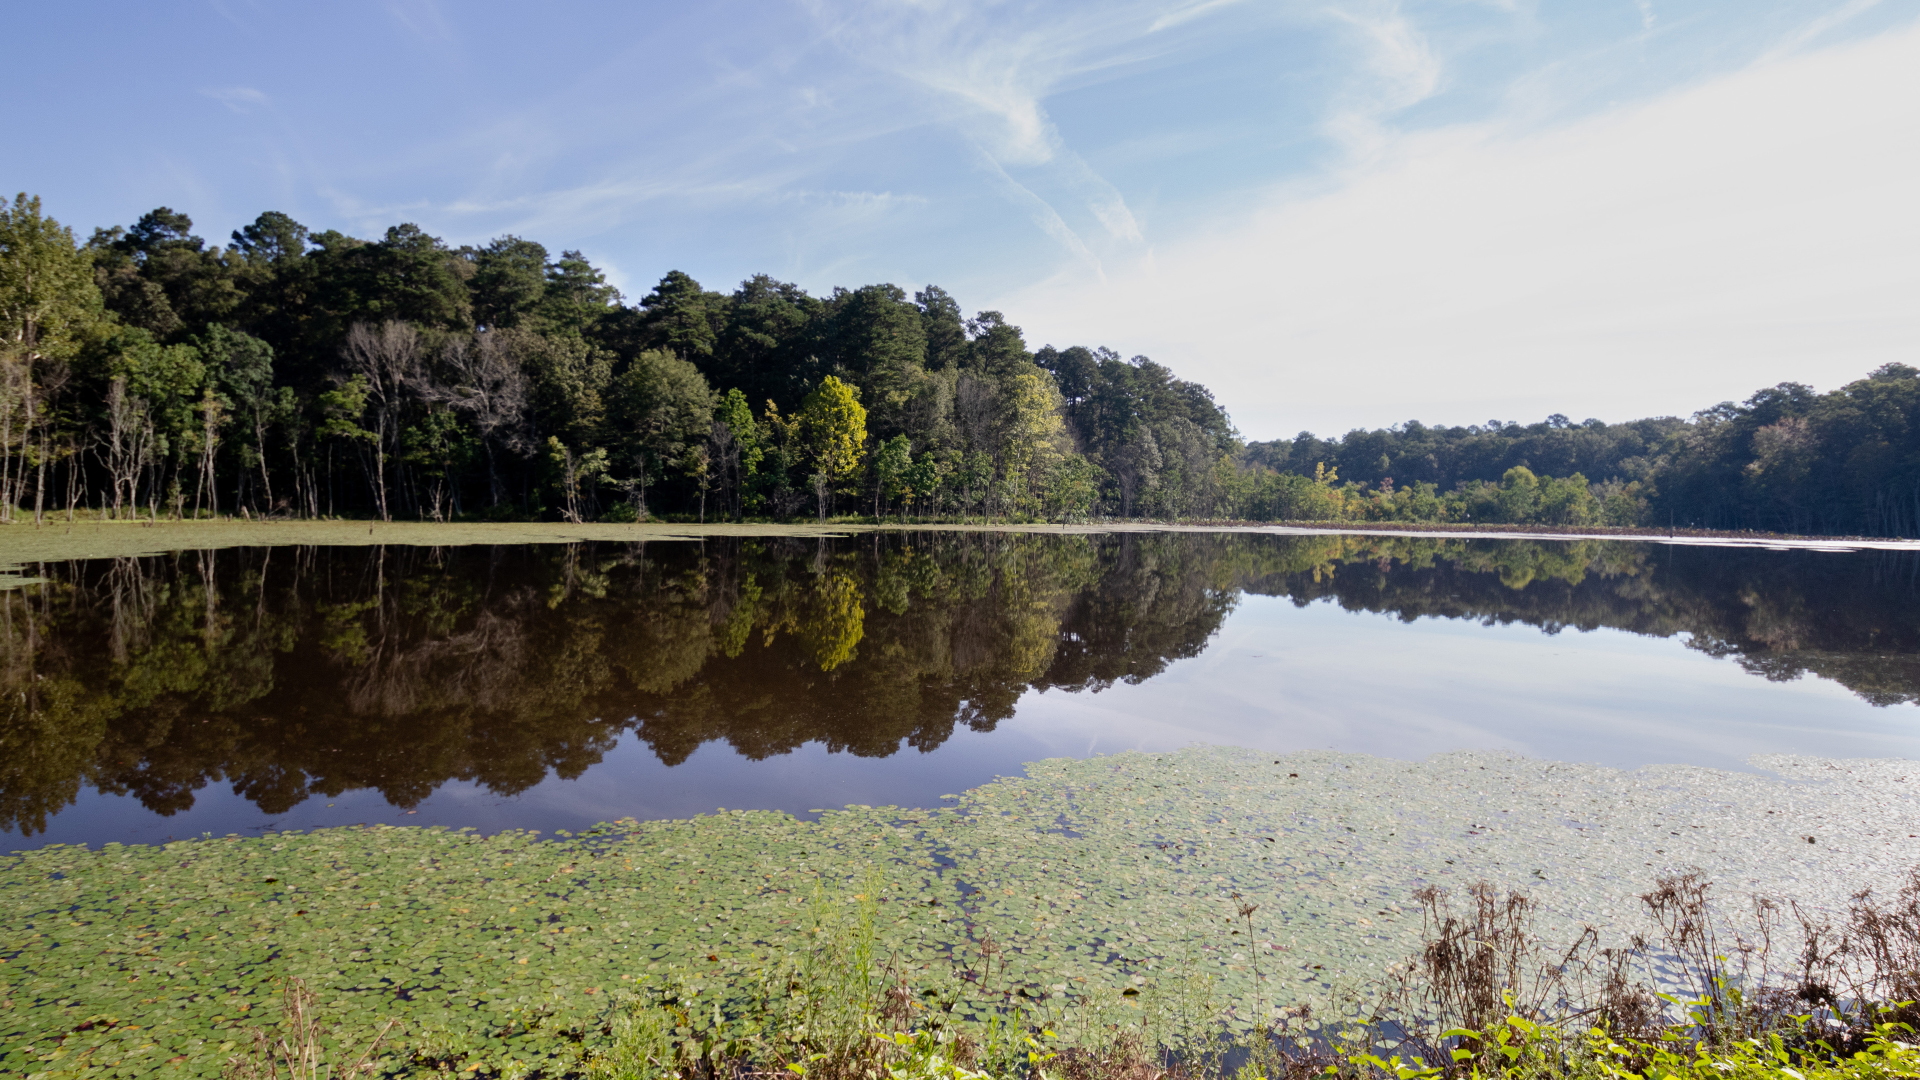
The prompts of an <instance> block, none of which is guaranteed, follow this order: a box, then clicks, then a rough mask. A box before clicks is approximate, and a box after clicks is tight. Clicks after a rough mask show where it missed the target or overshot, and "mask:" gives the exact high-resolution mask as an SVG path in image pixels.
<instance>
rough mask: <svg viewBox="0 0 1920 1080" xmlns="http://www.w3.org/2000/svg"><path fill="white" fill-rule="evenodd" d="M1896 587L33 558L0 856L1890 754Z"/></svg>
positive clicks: (1542, 545) (1466, 547)
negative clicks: (209, 836) (1452, 773)
mask: <svg viewBox="0 0 1920 1080" xmlns="http://www.w3.org/2000/svg"><path fill="white" fill-rule="evenodd" d="M1917 570H1920V556H1916V555H1914V554H1907V553H1887V552H1860V553H1851V554H1834V553H1814V552H1771V551H1758V550H1738V549H1736V550H1728V549H1688V548H1668V547H1665V546H1663V545H1651V544H1628V543H1603V542H1548V541H1489V540H1475V541H1463V540H1432V539H1427V540H1414V539H1393V538H1379V537H1276V536H1217V535H1215V536H1208V535H1177V536H1176V535H1159V536H1141V535H1132V536H1106V537H1095V538H1055V537H1009V536H991V535H978V534H975V535H957V536H956V535H943V536H929V535H926V534H920V535H916V536H906V537H901V536H890V537H885V538H872V537H866V538H858V539H847V540H841V541H835V542H833V543H831V544H828V545H820V544H816V543H815V542H813V541H770V542H743V541H729V542H723V543H712V542H710V543H708V544H706V545H692V544H659V543H655V544H651V545H648V546H647V547H646V548H645V549H639V548H637V547H632V548H630V547H626V546H615V545H598V546H591V545H587V546H581V547H577V548H572V549H564V548H556V547H544V548H493V549H488V548H474V549H446V550H442V551H437V552H436V551H432V550H431V549H386V550H385V551H384V552H382V551H380V550H379V549H356V550H347V549H304V550H293V549H280V550H277V551H274V552H272V553H271V554H269V553H267V552H266V551H264V550H240V551H226V552H220V553H217V554H215V555H203V554H200V553H187V554H183V555H180V556H176V557H169V558H163V559H145V560H121V561H119V562H116V563H105V562H100V563H86V564H67V565H63V566H49V567H47V568H45V570H44V571H43V572H44V573H45V575H46V576H47V577H49V578H51V579H52V580H53V582H54V584H52V585H49V586H43V587H34V588H28V589H22V590H16V591H14V592H13V593H11V594H6V595H5V596H4V597H3V598H0V603H4V604H5V605H7V608H6V611H5V615H6V619H7V622H6V629H5V631H4V633H5V660H6V666H5V678H6V681H7V682H8V684H9V685H8V686H7V687H5V689H6V691H7V693H8V694H9V697H10V700H15V701H19V702H22V704H21V705H19V706H16V707H15V708H14V709H13V710H12V711H11V712H9V713H5V714H0V748H4V749H5V750H6V754H5V755H0V756H4V757H5V758H6V759H7V762H6V763H0V810H4V812H5V814H6V815H7V817H6V820H5V824H7V825H8V826H9V827H10V828H9V831H8V833H7V835H6V837H5V839H6V840H8V841H13V843H12V844H11V845H8V846H22V845H35V846H37V845H39V844H42V843H48V842H79V841H84V842H91V843H100V842H105V841H109V840H120V841H124V842H157V841H164V840H166V839H167V838H168V837H170V836H171V837H185V836H194V835H198V834H200V833H202V832H211V833H214V834H216V835H219V834H224V833H229V832H239V833H247V832H255V831H259V830H263V829H266V828H277V829H297V828H311V827H315V826H320V825H329V824H351V823H354V822H362V821H364V822H374V821H384V822H392V823H405V824H439V825H449V826H472V827H475V828H478V829H481V830H483V831H492V830H495V829H500V828H509V827H522V828H538V829H543V830H553V829H578V828H581V827H584V826H586V825H589V824H591V823H593V822H596V821H600V820H606V819H609V818H613V817H620V816H629V815H631V816H635V817H642V818H649V817H684V816H688V815H691V814H696V813H700V812H704V811H708V810H712V809H714V808H715V807H719V806H726V807H731V808H767V809H780V810H787V811H792V812H797V813H804V812H806V811H807V810H810V809H812V808H815V807H826V806H839V805H842V804H845V803H867V804H874V805H879V804H887V803H892V804H901V805H929V804H935V803H937V802H938V801H939V796H940V795H942V794H945V793H949V792H957V791H959V790H961V789H963V788H965V787H969V786H972V785H974V784H977V783H980V782H982V781H984V780H987V779H990V778H991V777H993V776H995V775H999V774H1016V773H1018V772H1019V771H1020V766H1021V764H1022V763H1023V762H1026V761H1031V760H1034V759H1037V758H1041V757H1049V756H1057V755H1073V756H1084V755H1088V754H1096V753H1112V752H1116V751H1120V750H1128V749H1145V750H1161V749H1172V748H1175V747H1179V746H1183V745H1186V744H1188V743H1191V742H1212V743H1225V744H1232V745H1240V746H1248V747H1254V748H1259V749H1263V750H1271V751H1274V752H1276V753H1277V752H1284V751H1290V750H1298V749H1307V748H1332V749H1337V750H1349V751H1361V752H1366V753H1373V754H1380V755H1385V756H1394V757H1403V758H1418V757H1424V756H1425V755H1427V754H1431V753H1436V752H1441V751H1446V750H1453V749H1462V748H1502V749H1509V750H1514V751H1518V752H1521V753H1524V754H1528V755H1531V756H1535V757H1541V758H1548V759H1555V760H1567V761H1586V762H1598V763H1602V764H1607V765H1615V766H1622V767H1632V766H1637V765H1642V764H1648V763H1656V762H1682V763H1693V764H1700V765H1707V766H1712V767H1716V768H1744V767H1745V760H1746V758H1747V757H1748V756H1749V755H1751V754H1756V753H1777V752H1788V753H1808V754H1819V755H1824V756H1842V757H1855V756H1858V757H1868V756H1871V757H1908V758H1920V713H1916V711H1915V707H1914V704H1913V702H1914V700H1915V699H1916V696H1920V604H1916V603H1915V602H1914V601H1915V600H1916V599H1920V588H1917V587H1916V584H1915V580H1914V575H1915V573H1916V571H1917ZM1582 627H1585V628H1587V629H1584V630H1583V629H1581V628H1582ZM1796 675H1798V676H1799V677H1795V676H1796ZM28 688H31V689H32V692H26V691H27V690H28ZM1874 702H1879V703H1881V704H1874ZM890 751H891V752H890ZM236 789H239V791H240V792H241V793H236ZM409 811H412V812H411V813H409Z"/></svg>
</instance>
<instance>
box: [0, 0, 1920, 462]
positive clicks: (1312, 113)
mask: <svg viewBox="0 0 1920 1080" xmlns="http://www.w3.org/2000/svg"><path fill="white" fill-rule="evenodd" d="M9 33H10V36H15V37H16V39H17V40H21V41H32V42H35V43H37V44H36V46H35V48H32V49H28V50H18V51H16V54H15V56H14V57H13V58H11V59H10V62H9V64H8V65H7V66H6V67H5V68H4V69H0V92H4V93H5V94H6V96H7V99H8V100H9V101H12V102H15V103H16V107H15V108H13V109H10V110H7V112H6V114H5V116H4V117H3V118H0V148H3V149H0V185H4V186H5V187H6V188H7V189H8V190H20V189H25V190H30V191H34V192H37V193H39V194H41V195H42V196H43V197H44V198H45V199H46V201H47V204H48V207H49V209H50V211H51V212H52V213H53V214H54V215H55V216H57V217H59V218H61V219H62V220H63V221H66V222H68V223H70V224H73V225H75V226H77V227H78V228H79V229H80V230H81V231H82V232H83V233H84V232H86V231H88V230H90V229H91V228H92V227H93V226H96V225H109V224H124V223H128V222H131V221H132V220H133V219H134V218H135V217H137V216H138V215H139V214H140V213H142V212H144V211H145V210H148V209H151V208H152V207H154V206H156V205H162V204H164V205H169V206H172V207H173V208H175V209H177V210H183V211H186V212H187V213H189V214H191V215H192V216H193V217H194V219H195V222H196V224H197V226H198V227H199V231H200V232H201V234H202V235H204V236H206V237H208V238H209V239H210V240H220V239H223V238H224V237H225V236H226V234H227V233H228V232H229V231H230V230H232V229H233V228H235V227H237V226H239V225H241V224H244V223H245V222H246V221H249V220H251V219H252V218H253V216H254V215H255V214H257V213H259V212H260V211H262V210H267V209H277V210H283V211H286V212H288V213H291V214H293V215H294V216H295V217H296V218H298V219H300V220H301V221H303V222H305V223H307V224H308V225H309V226H311V227H313V228H315V229H322V228H339V229H343V230H345V231H348V232H353V233H357V234H360V235H377V234H378V232H379V231H381V230H383V229H384V228H385V227H386V226H387V225H390V224H393V223H395V222H397V221H403V220H408V221H416V222H418V223H420V224H421V225H423V226H425V227H426V228H428V229H429V230H431V231H433V232H434V233H436V234H438V235H441V236H443V237H445V238H447V239H448V240H449V241H450V242H454V243H465V242H478V241H484V240H486V239H488V238H490V237H493V236H496V235H499V234H501V233H506V232H513V233H518V234H521V235H525V236H529V237H532V238H534V239H538V240H540V241H542V242H543V243H545V244H547V246H548V247H549V248H550V249H552V250H554V251H558V250H560V249H563V248H580V249H583V250H585V251H586V252H587V254H588V255H589V256H590V257H592V258H593V259H594V260H595V261H596V262H598V263H600V264H601V265H603V266H605V267H607V268H608V269H609V270H610V272H611V273H612V274H613V275H614V276H615V278H616V280H617V281H618V282H619V283H620V284H621V285H622V287H623V288H625V289H626V290H627V291H628V293H629V295H630V297H632V298H636V299H637V298H638V296H639V295H641V294H643V293H644V292H645V291H646V290H647V289H648V288H649V287H650V286H651V283H652V282H653V281H655V280H657V279H658V278H659V277H660V276H661V275H662V274H663V273H665V272H666V271H667V270H668V269H672V268H679V269H683V270H686V271H688V272H689V273H692V274H693V275H694V276H695V277H697V278H699V279H700V280H701V281H702V282H704V283H705V284H707V285H708V286H709V287H712V288H721V289H728V288H731V287H732V286H733V285H734V284H735V283H737V282H738V281H739V280H741V279H742V278H744V277H746V276H748V275H750V274H753V273H757V272H767V273H771V274H774V275H776V276H778V277H782V278H785V279H788V280H793V281H797V282H799V283H800V284H802V285H804V286H806V287H808V288H809V289H812V290H814V291H816V292H822V291H825V290H827V289H830V288H831V287H833V286H835V285H847V286H857V285H862V284H867V283H870V282H875V281H892V282H895V283H897V284H900V285H901V286H903V287H905V288H908V289H910V290H911V289H913V288H917V287H919V286H921V285H924V284H927V283H936V284H940V285H942V286H944V287H946V288H948V289H949V290H950V291H952V292H953V293H955V295H956V296H957V297H958V298H959V299H960V300H961V302H962V303H963V304H964V305H965V306H967V307H968V308H969V309H970V310H971V309H977V308H987V307H994V308H999V309H1001V310H1003V311H1004V312H1005V313H1006V314H1007V316H1008V318H1009V319H1011V320H1012V321H1014V322H1016V323H1019V324H1020V325H1022V326H1024V327H1026V328H1027V330H1028V336H1029V340H1030V341H1032V342H1033V343H1034V344H1035V345H1039V344H1042V343H1046V342H1052V343H1054V344H1057V345H1063V346H1064V345H1068V344H1088V345H1096V344H1104V345H1108V346H1111V347H1113V348H1115V349H1118V350H1120V351H1121V352H1123V353H1126V354H1129V355H1130V354H1134V353H1147V354H1149V355H1152V356H1153V357H1154V358H1155V359H1157V360H1160V361H1162V362H1164V363H1167V364H1169V365H1171V366H1172V367H1173V368H1174V369H1175V370H1176V371H1178V372H1180V373H1181V374H1183V375H1186V376H1189V377H1192V378H1197V379H1200V380H1201V381H1204V382H1206V383H1207V384H1208V385H1210V386H1212V387H1213V388H1214V389H1215V390H1216V392H1217V393H1218V395H1219V397H1220V399H1221V400H1222V402H1223V403H1224V404H1225V405H1226V406H1227V407H1228V408H1229V410H1230V411H1231V412H1232V413H1233V415H1234V417H1235V419H1236V420H1237V421H1238V422H1239V424H1240V427H1241V428H1242V430H1243V432H1244V433H1245V434H1247V435H1248V436H1249V437H1253V438H1269V437H1275V436H1287V435H1291V434H1293V433H1294V432H1296V431H1298V430H1300V429H1302V428H1307V429H1312V430H1316V431H1319V432H1321V433H1323V434H1333V433H1338V432H1340V431H1343V430H1345V429H1346V428H1348V427H1352V426H1357V425H1365V426H1380V425H1385V424H1388V423H1392V422H1395V421H1399V420H1405V419H1409V418H1414V417H1418V418H1421V419H1424V420H1427V421H1429V422H1459V423H1465V422H1479V421H1484V420H1487V419H1489V418H1494V417H1498V418H1500V419H1516V420H1532V419H1537V418H1539V417H1540V416H1543V415H1545V414H1546V413H1549V412H1564V413H1567V414H1569V415H1572V416H1573V417H1574V418H1575V419H1580V418H1582V417H1585V416H1589V415H1596V416H1601V417H1604V418H1607V419H1626V418H1630V417H1634V416H1641V415H1649V414H1659V413H1685V412H1689V411H1691V410H1693V409H1695V408H1699V407H1703V406H1706V405H1710V404H1712V403H1714V402H1716V401H1720V400H1723V399H1726V398H1735V397H1743V396H1745V395H1746V394H1747V393H1750V392H1751V391H1752V390H1754V389H1756V388H1758V387H1760V386H1763V385H1770V384H1772V383H1775V382H1778V381H1781V380H1783V379H1798V380H1801V381H1806V382H1811V383H1814V384H1815V385H1817V386H1820V387H1822V388H1826V387H1831V386H1834V385H1837V384H1839V383H1840V382H1843V381H1846V380H1847V379H1850V378H1855V377H1858V376H1859V375H1860V374H1862V373H1864V372H1865V371H1867V370H1868V369H1870V368H1872V367H1874V366H1876V365H1878V364H1881V363H1884V362H1887V361H1889V360H1904V361H1906V362H1910V363H1916V364H1920V303H1916V302H1915V299H1914V298H1915V297H1916V296H1920V288H1917V287H1920V244H1916V240H1920V206H1917V205H1916V200H1915V198H1914V196H1913V195H1912V191H1914V190H1920V4H1917V3H1915V0H1879V2H1876V0H1581V2H1578V3H1557V4H1556V3H1547V2H1544V0H1539V2H1530V0H1106V2H1103V3H1048V2H1043V0H998V2H994V0H977V2H973V3H959V2H949V0H864V2H863V0H750V2H749V0H712V2H710V3H706V4H700V5H686V4H673V5H668V4H659V3H638V4H635V3H616V2H612V0H606V2H600V3H595V2H587V0H581V2H578V3H570V4H568V5H564V6H555V7H538V8H529V7H526V6H524V5H515V4H507V3H484V2H478V0H475V2H468V3H460V4H451V3H447V4H442V3H436V2H434V0H390V2H379V0H342V2H340V3H336V4H329V5H296V4H291V3H279V2H272V0H211V2H205V3H200V4H190V3H189V4H177V5H148V4H136V3H132V2H125V3H74V4H59V5H31V6H28V7H25V8H22V9H21V10H20V11H18V12H15V13H13V15H12V16H11V18H10V20H9Z"/></svg>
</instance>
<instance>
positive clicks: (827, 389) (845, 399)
mask: <svg viewBox="0 0 1920 1080" xmlns="http://www.w3.org/2000/svg"><path fill="white" fill-rule="evenodd" d="M799 421H800V428H801V431H802V432H804V433H805V437H806V442H807V451H808V453H809V454H810V455H811V456H812V458H813V492H814V496H815V497H816V498H817V499H818V500H819V507H820V520H822V521H825V520H826V518H827V511H828V509H829V508H830V507H831V506H832V504H833V496H834V494H835V493H842V494H851V493H852V488H851V487H850V486H849V481H851V480H852V479H853V477H854V475H855V474H856V473H858V472H859V471H860V459H861V456H862V453H863V452H864V449H865V447H866V445H867V410H866V409H865V408H864V407H863V406H862V405H861V404H860V389H859V388H858V387H855V386H849V385H848V384H846V383H843V382H841V381H840V380H839V379H837V378H834V377H833V376H832V375H829V376H827V377H826V378H824V379H821V380H820V385H819V386H816V387H814V388H813V392H812V393H810V394H808V395H807V400H806V401H804V402H802V403H801V405H800V416H799Z"/></svg>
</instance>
